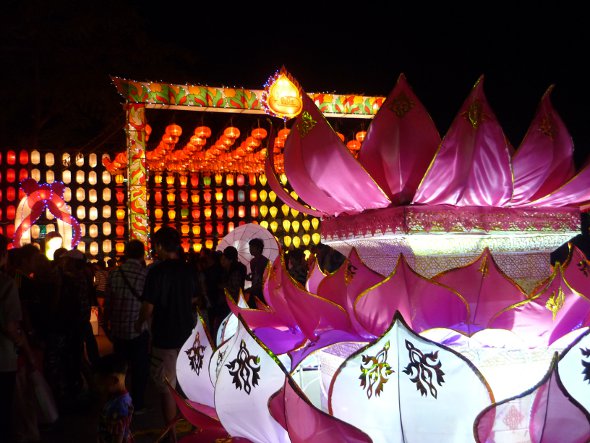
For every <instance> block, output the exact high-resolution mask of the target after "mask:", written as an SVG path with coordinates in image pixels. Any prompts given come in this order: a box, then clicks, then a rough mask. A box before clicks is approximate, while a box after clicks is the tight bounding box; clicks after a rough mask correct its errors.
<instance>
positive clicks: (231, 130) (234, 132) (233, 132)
mask: <svg viewBox="0 0 590 443" xmlns="http://www.w3.org/2000/svg"><path fill="white" fill-rule="evenodd" d="M223 135H225V136H226V137H227V138H230V139H232V140H235V139H237V138H239V137H240V130H239V129H238V128H236V127H234V126H229V127H227V128H225V130H224V131H223Z"/></svg>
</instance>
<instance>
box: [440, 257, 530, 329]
mask: <svg viewBox="0 0 590 443" xmlns="http://www.w3.org/2000/svg"><path fill="white" fill-rule="evenodd" d="M432 279H433V280H434V281H437V282H439V283H442V284H444V285H446V286H449V287H451V288H453V289H455V290H456V291H457V292H459V294H461V295H462V296H463V297H464V298H465V300H467V303H469V307H470V317H469V320H468V325H467V326H468V332H469V334H472V333H474V332H477V331H479V330H480V329H484V328H485V327H486V326H487V324H488V322H489V321H490V319H491V318H492V317H493V316H494V315H495V314H496V313H498V312H499V311H501V310H502V309H504V308H505V307H507V306H510V305H512V304H515V303H518V302H521V301H523V300H525V299H526V294H525V293H524V292H523V290H522V288H520V287H519V286H518V285H517V284H516V283H514V282H513V281H512V280H510V278H508V277H507V276H506V275H505V274H504V273H503V272H502V271H501V270H500V268H499V267H498V265H497V264H496V262H495V260H494V258H493V257H492V254H491V253H490V250H489V249H488V248H485V250H484V252H483V253H482V254H481V256H480V257H479V258H478V259H477V260H475V261H474V262H473V263H471V264H469V265H467V266H462V267H460V268H455V269H451V270H449V271H445V272H443V273H441V274H439V275H436V276H434V277H433V278H432Z"/></svg>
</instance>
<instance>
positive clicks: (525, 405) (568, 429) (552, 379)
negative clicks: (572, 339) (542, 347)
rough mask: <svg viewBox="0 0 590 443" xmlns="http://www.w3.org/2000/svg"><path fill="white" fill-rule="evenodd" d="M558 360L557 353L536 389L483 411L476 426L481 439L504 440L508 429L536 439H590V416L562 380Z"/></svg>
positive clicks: (577, 442)
mask: <svg viewBox="0 0 590 443" xmlns="http://www.w3.org/2000/svg"><path fill="white" fill-rule="evenodd" d="M557 360H558V355H557V353H555V357H554V359H553V362H552V364H551V368H550V369H549V372H548V374H547V376H546V377H545V378H544V379H543V380H542V381H541V383H540V384H539V385H538V386H536V387H535V389H533V390H532V391H526V392H525V393H523V394H522V395H519V396H518V397H514V398H510V399H508V400H505V401H502V402H499V403H495V404H493V405H492V406H490V407H488V408H486V409H484V410H483V411H482V413H480V414H479V416H478V417H477V418H476V420H475V427H474V428H475V433H476V435H477V437H478V440H477V441H480V442H494V441H502V439H503V438H504V437H505V436H506V434H507V433H515V432H517V430H520V434H524V435H528V438H527V441H530V442H534V443H553V442H566V441H567V442H568V443H587V442H588V437H589V436H590V420H588V417H587V415H586V414H585V413H584V411H583V410H582V409H580V406H579V405H578V404H576V403H574V402H573V401H572V400H571V399H570V395H569V394H568V393H567V391H564V388H563V384H562V382H561V381H558V378H559V373H558V372H557V370H556V368H557ZM508 435H510V434H508Z"/></svg>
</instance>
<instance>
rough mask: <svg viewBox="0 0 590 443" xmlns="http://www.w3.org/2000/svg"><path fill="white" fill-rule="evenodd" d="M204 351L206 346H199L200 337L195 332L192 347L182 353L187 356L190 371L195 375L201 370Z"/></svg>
mask: <svg viewBox="0 0 590 443" xmlns="http://www.w3.org/2000/svg"><path fill="white" fill-rule="evenodd" d="M205 349H206V346H203V345H202V344H201V337H200V335H199V333H198V332H197V334H196V335H195V340H194V341H193V345H192V346H191V347H190V348H188V349H187V350H186V351H184V352H185V353H186V355H187V356H188V360H189V364H190V367H191V369H192V370H193V371H195V372H196V373H197V375H200V373H201V369H202V368H203V360H204V357H205Z"/></svg>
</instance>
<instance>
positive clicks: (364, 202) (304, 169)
mask: <svg viewBox="0 0 590 443" xmlns="http://www.w3.org/2000/svg"><path fill="white" fill-rule="evenodd" d="M302 96H303V111H302V112H301V114H299V116H298V117H297V119H296V121H295V123H294V124H293V127H292V129H291V132H290V133H289V136H288V137H287V140H286V141H285V149H284V156H285V173H286V174H287V177H288V178H289V183H290V184H291V187H292V188H293V189H294V190H295V192H296V193H297V194H298V195H299V197H301V199H302V200H303V201H305V202H306V203H307V204H308V205H310V206H312V207H314V208H316V209H317V210H320V211H322V212H324V213H325V214H327V215H338V214H341V213H349V214H355V213H359V212H363V211H365V210H367V209H376V208H383V207H386V206H388V205H389V204H390V201H389V199H388V198H387V196H386V195H385V193H384V192H383V191H382V190H381V189H380V188H379V186H377V184H376V183H375V181H374V180H373V179H372V178H371V176H370V175H369V174H368V173H367V171H365V170H364V169H363V167H362V166H361V165H360V164H359V163H358V162H357V160H356V159H355V158H354V157H353V156H352V154H351V153H350V152H349V151H348V149H347V148H346V146H345V145H344V143H342V141H341V140H340V138H339V137H338V135H337V134H336V132H334V130H333V129H332V127H331V126H330V124H329V123H328V122H327V120H326V119H325V117H324V115H323V114H322V113H321V111H320V110H319V109H318V108H317V106H316V105H315V103H313V101H312V100H311V98H309V97H308V95H307V94H305V93H303V94H302Z"/></svg>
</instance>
